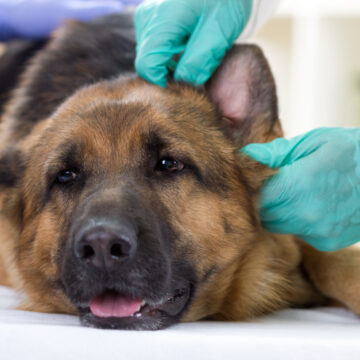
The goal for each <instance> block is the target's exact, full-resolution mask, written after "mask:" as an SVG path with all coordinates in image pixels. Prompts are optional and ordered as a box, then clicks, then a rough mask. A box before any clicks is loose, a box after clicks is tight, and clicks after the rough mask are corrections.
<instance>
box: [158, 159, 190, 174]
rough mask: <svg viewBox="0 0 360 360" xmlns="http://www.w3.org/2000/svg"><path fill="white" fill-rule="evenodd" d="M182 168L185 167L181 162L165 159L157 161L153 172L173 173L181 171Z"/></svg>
mask: <svg viewBox="0 0 360 360" xmlns="http://www.w3.org/2000/svg"><path fill="white" fill-rule="evenodd" d="M184 167H185V165H184V164H183V163H182V162H181V161H179V160H176V159H172V158H170V157H166V158H162V159H160V160H159V162H158V163H157V164H156V167H155V170H157V171H166V172H169V173H173V172H177V171H181V170H183V169H184Z"/></svg>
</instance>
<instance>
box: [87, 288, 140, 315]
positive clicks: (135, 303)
mask: <svg viewBox="0 0 360 360" xmlns="http://www.w3.org/2000/svg"><path fill="white" fill-rule="evenodd" d="M141 302H142V301H141V300H136V299H132V298H129V297H125V296H122V295H120V294H118V293H116V292H114V291H107V292H105V293H103V294H101V295H98V296H96V297H94V298H93V299H92V300H91V301H90V310H91V312H92V313H93V314H94V315H95V316H99V317H128V316H131V315H133V314H134V313H135V312H136V311H138V310H139V308H140V306H141Z"/></svg>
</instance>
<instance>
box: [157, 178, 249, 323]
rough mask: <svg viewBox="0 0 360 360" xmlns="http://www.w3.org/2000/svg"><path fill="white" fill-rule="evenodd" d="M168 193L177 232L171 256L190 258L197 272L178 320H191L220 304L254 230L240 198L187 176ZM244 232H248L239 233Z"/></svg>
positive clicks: (163, 196) (188, 259)
mask: <svg viewBox="0 0 360 360" xmlns="http://www.w3.org/2000/svg"><path fill="white" fill-rule="evenodd" d="M237 193H238V192H237ZM171 194H172V195H171V196H172V201H170V198H169V197H170V195H167V196H168V199H167V200H166V199H165V198H166V196H165V195H164V193H163V194H162V202H164V203H165V204H166V203H167V204H169V205H168V206H167V208H168V217H169V220H170V223H171V224H172V227H173V229H174V232H175V234H176V236H175V242H174V244H173V251H172V256H173V257H175V258H177V259H183V261H185V262H187V263H188V264H190V266H191V267H192V268H193V269H194V272H195V273H196V278H197V283H196V288H195V289H194V297H193V300H192V302H191V304H190V306H189V307H188V309H187V311H186V312H185V313H184V316H183V318H182V321H194V320H198V319H201V318H204V317H206V316H210V315H212V314H214V313H216V312H217V311H218V310H219V307H220V306H221V304H222V303H223V301H224V296H225V295H226V290H227V288H228V287H229V286H230V281H231V278H232V274H233V273H234V272H235V271H236V268H237V266H238V259H239V256H241V254H242V252H243V251H246V248H247V247H248V245H249V242H250V238H251V235H250V234H252V233H253V232H254V231H253V226H252V224H251V219H250V218H249V215H248V213H247V212H246V211H244V208H243V207H242V206H241V205H240V204H241V203H242V202H241V201H240V200H239V199H238V198H235V197H234V198H232V197H231V196H230V197H228V198H226V199H224V198H223V197H222V196H219V195H218V194H216V193H214V192H211V191H209V190H207V189H203V188H201V187H199V186H194V184H193V183H191V181H190V180H188V181H185V180H184V181H183V183H182V185H181V186H180V187H179V188H178V189H176V188H175V187H173V188H172V191H171ZM234 214H236V218H235V217H234ZM242 233H243V234H249V236H239V234H242Z"/></svg>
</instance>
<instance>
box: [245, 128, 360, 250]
mask: <svg viewBox="0 0 360 360" xmlns="http://www.w3.org/2000/svg"><path fill="white" fill-rule="evenodd" d="M241 151H242V152H244V153H245V154H247V155H249V156H251V157H252V158H254V159H255V160H257V161H259V162H260V163H262V164H265V165H267V166H269V167H271V168H279V171H278V173H277V174H276V175H274V176H272V177H271V178H270V179H268V180H267V181H266V182H265V184H264V187H263V189H262V194H261V197H260V217H261V220H262V222H263V225H264V227H265V228H266V229H268V230H269V231H271V232H274V233H287V234H294V235H297V236H299V237H300V238H302V239H303V240H304V241H306V242H308V243H309V244H311V245H312V246H314V247H316V248H317V249H319V250H325V251H331V250H338V249H340V248H343V247H346V246H349V245H351V244H354V243H356V242H357V241H359V240H360V129H343V128H319V129H316V130H313V131H310V132H308V133H306V134H304V135H300V136H297V137H295V138H293V139H291V140H286V139H283V138H280V139H276V140H274V141H272V142H270V143H267V144H250V145H247V146H245V147H244V148H243V149H242V150H241Z"/></svg>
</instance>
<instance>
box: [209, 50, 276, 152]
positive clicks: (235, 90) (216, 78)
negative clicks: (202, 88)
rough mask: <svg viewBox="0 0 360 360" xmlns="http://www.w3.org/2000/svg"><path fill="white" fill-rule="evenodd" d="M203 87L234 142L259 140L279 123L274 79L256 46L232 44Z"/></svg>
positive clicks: (242, 142)
mask: <svg viewBox="0 0 360 360" xmlns="http://www.w3.org/2000/svg"><path fill="white" fill-rule="evenodd" d="M206 90H207V93H208V96H209V98H210V100H211V101H212V102H213V103H214V105H216V106H217V108H218V110H219V111H220V113H221V114H222V115H223V117H224V118H226V119H228V125H230V127H231V129H229V130H230V132H231V133H233V138H234V140H235V141H236V142H240V143H241V144H243V145H245V144H246V143H249V142H252V141H259V139H260V138H264V136H263V135H264V134H265V133H268V131H269V129H272V127H273V126H274V127H276V124H277V123H278V107H277V96H276V87H275V82H274V78H273V76H272V73H271V70H270V66H269V64H268V62H267V60H266V58H265V56H264V54H263V51H262V50H261V48H260V47H259V46H257V45H253V44H237V45H234V46H233V47H232V49H230V50H229V52H228V53H227V54H226V56H225V58H224V59H223V61H222V63H221V65H220V66H219V68H218V69H217V70H216V71H215V73H214V75H213V76H212V77H211V79H210V80H209V81H208V82H207V84H206ZM225 125H226V124H225ZM225 125H224V127H225ZM253 129H256V131H253ZM228 132H229V131H228ZM263 133H264V134H263ZM240 137H241V138H240ZM239 138H240V139H239Z"/></svg>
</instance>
